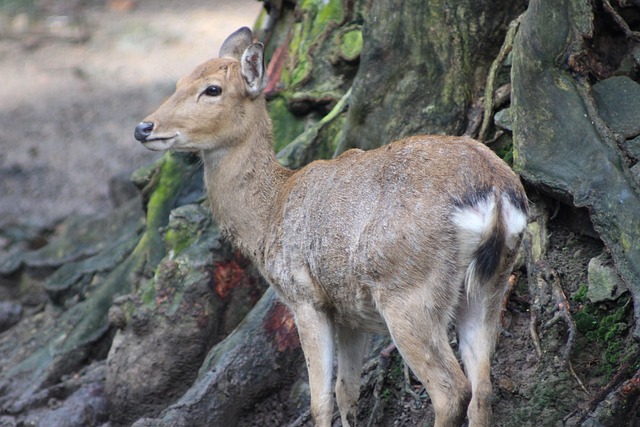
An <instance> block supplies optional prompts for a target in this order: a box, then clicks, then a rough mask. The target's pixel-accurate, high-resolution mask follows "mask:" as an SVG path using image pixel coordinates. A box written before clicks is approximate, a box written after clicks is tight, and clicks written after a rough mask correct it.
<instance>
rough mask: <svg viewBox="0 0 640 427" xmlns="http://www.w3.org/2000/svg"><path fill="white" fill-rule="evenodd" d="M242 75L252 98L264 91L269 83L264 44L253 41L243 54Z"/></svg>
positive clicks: (241, 62) (241, 60)
mask: <svg viewBox="0 0 640 427" xmlns="http://www.w3.org/2000/svg"><path fill="white" fill-rule="evenodd" d="M240 65H241V70H242V77H244V80H245V82H246V86H247V92H248V93H249V96H251V97H252V98H255V97H257V96H258V95H260V93H262V89H264V87H265V86H266V84H267V80H266V76H265V70H264V45H263V44H262V43H252V44H250V45H249V47H247V49H246V50H245V51H244V53H243V54H242V58H241V59H240Z"/></svg>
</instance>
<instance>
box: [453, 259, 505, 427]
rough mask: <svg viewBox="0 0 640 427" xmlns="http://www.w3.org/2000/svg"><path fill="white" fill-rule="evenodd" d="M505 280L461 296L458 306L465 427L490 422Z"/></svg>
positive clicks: (484, 424) (478, 425)
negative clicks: (467, 385) (467, 398)
mask: <svg viewBox="0 0 640 427" xmlns="http://www.w3.org/2000/svg"><path fill="white" fill-rule="evenodd" d="M509 271H510V270H509ZM507 279H508V272H506V273H503V274H500V275H498V276H497V277H496V278H494V279H493V280H492V281H491V282H490V283H485V284H482V286H478V287H476V289H477V292H476V293H475V294H474V295H469V297H468V298H466V297H463V300H462V301H461V303H460V309H459V313H458V316H457V317H458V321H457V330H458V341H459V346H460V356H461V358H462V362H463V364H464V369H465V371H466V373H467V377H468V378H469V381H470V382H471V390H472V398H471V402H470V404H469V408H468V411H467V416H468V418H469V427H487V426H489V425H490V422H491V413H492V409H491V399H492V393H493V391H492V386H491V360H492V358H493V353H494V351H495V347H496V343H497V340H498V335H499V333H500V319H501V315H502V303H503V299H504V294H505V290H506V287H507Z"/></svg>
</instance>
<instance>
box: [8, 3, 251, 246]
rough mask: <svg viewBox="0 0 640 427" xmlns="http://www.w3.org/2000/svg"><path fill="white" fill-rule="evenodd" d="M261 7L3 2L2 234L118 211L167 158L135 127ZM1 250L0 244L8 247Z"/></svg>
mask: <svg viewBox="0 0 640 427" xmlns="http://www.w3.org/2000/svg"><path fill="white" fill-rule="evenodd" d="M261 7H262V3H260V2H258V1H256V0H222V1H221V0H216V1H205V0H197V1H190V2H178V1H171V0H153V1H152V0H133V1H131V0H111V1H109V2H104V1H97V0H92V1H79V0H73V1H64V0H39V1H36V2H35V3H34V2H29V1H13V2H11V1H8V2H0V76H1V78H2V84H0V129H2V132H0V147H1V148H2V150H1V151H0V228H2V227H3V226H6V225H8V224H16V223H17V224H22V225H25V224H26V225H30V226H35V227H43V226H44V227H46V226H49V225H50V224H52V223H53V222H55V221H57V220H59V219H62V218H64V217H67V216H69V215H71V214H90V213H96V212H104V211H108V210H109V209H111V208H112V207H113V205H114V200H112V197H110V182H113V177H116V176H119V177H120V178H119V179H116V180H115V182H123V181H124V182H126V179H127V177H128V176H129V175H130V173H131V172H132V171H133V170H135V169H136V168H138V167H140V166H142V165H145V164H148V163H149V162H151V161H153V160H154V159H155V158H156V157H157V156H158V154H155V153H152V152H150V151H147V150H145V149H144V148H142V147H141V146H140V145H138V144H137V142H136V141H135V140H134V138H133V129H134V127H135V125H136V124H137V123H138V122H140V120H141V119H143V118H144V117H145V116H146V115H147V114H149V113H150V112H151V111H152V110H153V109H154V108H155V107H157V106H158V105H159V103H160V102H161V101H162V99H163V98H164V97H166V96H168V95H169V94H170V93H171V92H172V91H173V88H174V85H175V82H176V80H177V79H178V78H179V77H181V76H182V75H184V74H186V73H188V72H189V71H190V70H191V69H193V68H194V66H196V65H197V64H198V63H200V62H203V61H204V60H206V59H208V58H209V57H212V56H215V55H217V52H218V49H219V47H220V44H221V43H222V41H223V40H224V38H225V37H226V36H227V35H228V34H229V33H231V32H232V31H234V30H235V29H237V28H238V27H240V26H243V25H248V26H252V25H253V24H254V22H255V19H256V17H257V16H258V13H259V11H260V9H261ZM0 249H1V248H0Z"/></svg>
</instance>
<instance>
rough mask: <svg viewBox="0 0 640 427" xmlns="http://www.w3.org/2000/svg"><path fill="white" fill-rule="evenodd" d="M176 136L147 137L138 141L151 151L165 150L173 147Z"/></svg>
mask: <svg viewBox="0 0 640 427" xmlns="http://www.w3.org/2000/svg"><path fill="white" fill-rule="evenodd" d="M176 136H177V135H173V136H168V137H154V138H148V139H145V140H144V141H140V142H142V145H144V147H145V148H147V149H149V150H151V151H166V150H169V149H170V148H171V147H173V145H174V144H175V142H176Z"/></svg>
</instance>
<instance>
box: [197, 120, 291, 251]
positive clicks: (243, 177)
mask: <svg viewBox="0 0 640 427" xmlns="http://www.w3.org/2000/svg"><path fill="white" fill-rule="evenodd" d="M264 115H265V117H263V118H262V121H261V122H259V123H256V125H257V126H255V127H254V128H253V129H252V130H250V131H248V132H247V135H245V136H244V137H241V138H238V141H235V143H234V144H233V145H232V147H231V148H228V149H221V150H207V151H203V152H202V157H203V161H204V174H205V185H206V188H207V194H208V197H209V203H210V205H211V209H212V211H213V215H214V217H215V219H216V221H217V222H218V225H219V226H220V228H221V230H222V231H223V233H225V234H226V235H227V236H228V237H230V238H231V239H232V241H233V242H234V243H235V244H236V246H239V247H240V249H242V250H243V252H245V253H246V254H247V255H249V256H251V257H252V258H254V260H255V261H258V262H260V261H261V259H262V253H263V251H264V241H265V238H266V236H267V233H268V232H269V229H270V226H271V225H273V221H275V220H276V217H277V215H275V211H276V209H275V203H277V201H278V199H279V197H278V194H279V192H280V190H281V188H282V186H283V184H284V182H285V181H286V180H287V178H288V177H289V176H291V174H292V173H293V171H291V170H289V169H286V168H284V167H282V166H281V165H280V164H279V163H278V162H277V161H276V158H275V155H274V153H273V148H272V143H273V137H272V131H271V122H270V121H269V119H268V116H267V113H266V111H265V113H264Z"/></svg>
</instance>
